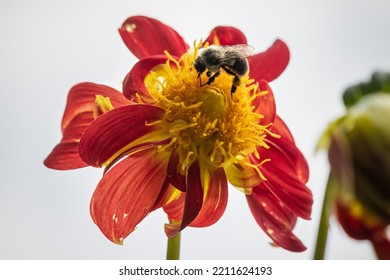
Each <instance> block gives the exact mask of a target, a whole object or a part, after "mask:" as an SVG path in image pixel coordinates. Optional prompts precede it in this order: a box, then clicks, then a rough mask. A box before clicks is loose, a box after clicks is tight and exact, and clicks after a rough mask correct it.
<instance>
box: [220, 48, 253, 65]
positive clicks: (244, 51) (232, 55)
mask: <svg viewBox="0 0 390 280" xmlns="http://www.w3.org/2000/svg"><path fill="white" fill-rule="evenodd" d="M221 48H222V49H221V50H222V57H221V61H222V62H226V61H230V60H232V59H240V58H246V57H249V56H252V55H254V54H255V48H254V47H252V46H249V45H245V44H241V45H231V46H221Z"/></svg>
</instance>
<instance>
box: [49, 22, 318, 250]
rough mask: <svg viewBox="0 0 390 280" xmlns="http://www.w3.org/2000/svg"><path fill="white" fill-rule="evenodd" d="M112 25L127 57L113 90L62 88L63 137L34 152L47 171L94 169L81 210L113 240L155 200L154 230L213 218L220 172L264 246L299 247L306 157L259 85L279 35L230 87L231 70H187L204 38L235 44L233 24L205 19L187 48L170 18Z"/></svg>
mask: <svg viewBox="0 0 390 280" xmlns="http://www.w3.org/2000/svg"><path fill="white" fill-rule="evenodd" d="M119 33H120V35H121V37H122V39H123V41H124V43H125V44H126V46H127V47H128V48H129V49H130V51H131V52H132V53H133V54H134V55H135V56H136V57H137V58H139V61H138V62H137V63H136V64H135V65H134V67H133V68H132V69H131V70H130V72H129V73H128V74H127V76H126V77H125V79H124V81H123V94H121V93H120V92H118V91H116V90H114V89H112V88H110V87H107V86H103V85H97V84H92V83H82V84H78V85H76V86H74V87H73V88H72V89H71V90H70V93H69V96H68V102H67V106H66V109H65V113H64V117H63V120H62V132H63V138H62V140H61V142H60V143H59V144H58V145H57V146H56V147H55V148H54V150H53V151H52V153H51V154H50V155H49V156H48V158H47V159H46V160H45V165H46V166H48V167H50V168H55V169H63V170H65V169H73V168H79V167H84V166H93V167H105V172H104V175H103V178H102V179H101V181H100V182H99V184H98V186H97V188H96V190H95V192H94V194H93V197H92V201H91V205H90V211H91V216H92V218H93V220H94V222H95V223H96V224H97V226H98V227H99V228H100V230H101V231H102V232H103V234H104V235H105V236H106V237H107V238H108V239H109V240H111V241H112V242H114V243H119V244H120V243H122V242H123V240H124V239H125V238H126V237H127V236H128V235H129V234H130V233H131V232H132V231H133V230H134V229H135V228H136V226H137V225H138V224H139V223H140V222H141V221H142V220H143V219H144V218H145V217H146V216H147V215H148V214H149V213H150V212H151V211H154V210H155V209H158V208H163V210H164V211H165V212H166V213H167V215H168V220H169V223H167V224H165V227H164V229H165V233H166V235H167V236H168V237H169V238H173V237H175V236H176V235H177V234H178V233H179V232H180V231H181V230H183V229H184V228H186V227H187V226H192V227H207V226H210V225H212V224H214V223H215V222H217V221H218V220H219V218H220V217H221V216H222V214H223V213H224V210H225V208H226V204H227V201H228V183H227V182H228V181H229V182H230V183H231V184H232V185H233V186H234V187H235V188H237V189H238V190H240V191H242V192H243V194H244V195H245V196H246V199H247V202H248V205H249V207H250V210H251V212H252V214H253V216H254V218H255V220H256V222H257V223H258V225H259V226H260V227H261V228H262V229H263V231H264V232H265V233H266V234H267V235H268V236H269V237H270V238H271V239H272V240H273V242H274V244H275V245H277V246H281V247H283V248H285V249H287V250H290V251H303V250H305V246H304V245H303V244H302V242H301V241H300V240H299V239H298V238H297V237H296V236H295V235H294V234H293V232H292V230H293V228H294V226H295V224H296V221H297V218H298V217H301V218H303V219H310V213H311V206H312V194H311V192H310V190H309V189H308V188H307V187H306V185H305V184H306V182H307V180H308V175H309V172H308V165H307V163H306V160H305V158H304V156H303V155H302V153H301V152H300V151H299V149H298V148H297V147H296V145H295V142H294V139H293V137H292V135H291V133H290V131H289V129H288V127H287V126H286V124H285V123H284V122H283V121H282V119H281V118H280V117H279V116H278V115H277V114H276V106H275V101H274V95H273V93H272V90H271V88H270V86H269V84H268V82H269V81H272V80H273V79H275V78H277V77H278V76H279V75H280V74H281V73H282V72H283V70H284V69H285V67H286V66H287V64H288V61H289V51H288V48H287V46H286V45H285V44H284V43H283V42H282V41H280V40H276V41H275V43H274V44H273V45H272V46H271V47H270V48H269V49H268V50H266V51H265V52H261V53H258V54H255V55H253V56H251V57H249V58H248V62H249V69H250V70H249V74H246V75H244V76H242V77H241V78H240V80H241V85H239V86H238V87H237V89H236V91H235V93H234V94H231V87H232V78H233V76H232V75H230V74H228V73H227V72H226V71H223V70H221V73H220V75H219V76H218V77H216V78H215V80H214V82H212V83H209V84H206V85H204V86H203V85H202V86H200V83H199V79H200V78H202V79H203V80H205V81H207V77H209V76H206V73H203V74H202V76H201V77H199V76H198V73H197V71H195V69H194V61H195V59H196V58H197V55H198V54H199V51H200V50H201V49H202V48H204V47H206V46H208V45H226V46H227V45H237V44H247V40H246V38H245V36H244V35H243V33H242V32H241V31H239V30H238V29H236V28H233V27H227V26H219V27H216V28H214V29H213V30H212V31H211V33H210V35H209V36H208V37H207V38H206V40H205V41H204V42H203V43H202V42H198V43H194V45H193V47H191V48H190V47H189V46H188V45H187V44H186V42H185V41H184V40H183V39H182V37H181V36H180V35H179V34H178V33H177V32H176V31H175V30H173V29H172V28H171V27H169V26H167V25H165V24H163V23H161V22H160V21H158V20H155V19H152V18H148V17H144V16H134V17H130V18H128V19H127V20H126V21H125V22H124V23H123V25H122V27H121V28H119Z"/></svg>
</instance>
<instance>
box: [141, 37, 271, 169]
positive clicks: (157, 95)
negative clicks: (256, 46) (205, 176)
mask: <svg viewBox="0 0 390 280" xmlns="http://www.w3.org/2000/svg"><path fill="white" fill-rule="evenodd" d="M199 48H200V44H199V45H197V46H194V49H192V50H190V51H189V52H187V53H185V54H184V55H183V56H182V57H181V58H180V59H178V60H177V59H175V58H173V57H172V56H170V55H169V54H168V53H166V55H167V58H168V60H167V63H166V64H162V65H158V66H156V67H155V68H153V69H152V71H151V72H150V73H149V74H148V75H147V77H146V78H145V84H146V86H147V88H148V90H149V92H150V95H151V96H152V99H153V103H154V104H155V105H156V106H158V107H160V108H162V109H164V110H165V116H164V120H163V122H165V123H167V124H168V126H167V127H169V135H170V136H171V142H170V143H169V144H167V145H165V146H160V147H159V149H160V150H166V149H172V150H174V149H175V150H176V151H177V152H178V155H179V165H178V170H181V171H180V172H184V171H185V170H186V169H187V168H188V167H189V166H190V165H191V164H192V163H193V162H194V161H195V160H201V161H203V162H204V163H206V164H207V165H208V166H209V167H210V168H217V167H222V166H224V165H225V164H226V163H228V162H231V161H233V162H237V161H238V159H240V158H243V157H246V156H247V155H248V154H250V153H253V152H256V150H255V147H256V146H265V147H266V146H267V145H266V144H265V143H264V138H265V137H266V135H267V131H268V130H267V127H266V126H263V125H260V124H259V120H260V119H261V118H262V116H261V115H260V114H258V113H255V112H253V106H252V101H253V100H254V99H255V98H256V97H258V96H262V95H265V94H267V92H264V91H263V92H262V91H260V90H259V88H258V85H257V84H255V83H254V81H253V80H251V79H250V78H249V75H248V74H245V75H244V76H242V77H240V80H241V85H239V86H238V87H237V89H236V91H235V93H234V94H232V93H231V88H232V83H233V79H234V76H233V75H231V74H229V73H227V72H225V71H224V70H223V69H220V75H219V76H218V77H216V78H215V79H214V81H213V82H212V83H210V84H205V85H203V84H202V86H201V83H200V79H201V80H202V82H203V83H204V81H206V82H207V80H208V77H209V76H210V75H207V71H205V72H204V73H202V75H201V76H200V77H198V72H197V71H196V69H195V68H194V62H195V60H196V58H197V55H198V53H199V52H198V51H199Z"/></svg>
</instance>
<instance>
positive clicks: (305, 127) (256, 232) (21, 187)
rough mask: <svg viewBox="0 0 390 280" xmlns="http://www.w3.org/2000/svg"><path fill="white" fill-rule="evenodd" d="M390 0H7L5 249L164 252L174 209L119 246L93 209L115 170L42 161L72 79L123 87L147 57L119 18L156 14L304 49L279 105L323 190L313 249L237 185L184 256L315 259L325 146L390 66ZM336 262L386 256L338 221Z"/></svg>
mask: <svg viewBox="0 0 390 280" xmlns="http://www.w3.org/2000/svg"><path fill="white" fill-rule="evenodd" d="M389 10H390V2H389V1H386V0H383V1H374V0H370V1H368V0H367V1H356V0H355V1H339V0H327V1H309V0H308V1H304V0H300V1H280V0H279V1H278V0H274V1H248V0H240V1H230V0H222V1H209V0H206V1H204V0H198V1H186V2H185V1H178V0H175V1H168V0H167V1H151V0H145V1H97V0H94V1H92V0H87V1H48V0H46V1H43V0H42V1H27V0H26V1H22V0H0V38H1V43H0V94H1V110H0V129H1V138H0V154H1V156H2V160H1V161H0V172H1V173H0V174H1V176H0V225H1V226H0V227H1V230H0V259H164V258H165V250H166V238H165V235H164V232H163V224H164V223H165V222H166V217H165V214H163V212H162V210H161V211H157V212H154V213H152V214H151V215H149V216H148V217H147V218H146V219H145V220H144V221H143V222H142V223H141V224H140V225H139V228H138V229H137V230H136V231H135V232H134V233H132V234H131V235H130V236H129V237H128V238H127V239H126V240H125V243H124V245H123V246H118V245H114V244H112V243H111V242H109V241H108V240H107V239H106V238H105V237H104V236H103V234H101V233H100V231H99V230H98V228H97V227H96V226H95V225H94V224H93V222H92V220H91V218H90V216H89V201H90V198H91V195H92V193H93V191H94V188H95V186H96V184H97V182H98V181H99V179H100V177H101V175H102V170H97V169H92V168H91V169H82V170H76V171H68V172H59V171H54V170H49V169H46V168H45V167H44V166H43V164H42V161H43V159H44V158H45V157H46V156H47V154H48V153H49V152H50V151H51V149H52V148H53V147H54V145H55V144H57V143H58V141H59V140H60V138H61V134H60V121H61V118H62V113H63V110H64V107H65V101H66V97H67V92H68V90H69V89H70V87H71V86H72V85H74V84H76V83H79V82H83V81H91V82H96V83H101V84H106V85H109V86H111V87H114V88H117V89H121V80H122V79H123V77H124V76H125V75H126V74H127V72H128V71H129V70H130V69H131V67H132V65H133V64H134V63H135V62H136V59H135V57H134V56H133V55H132V54H131V53H130V52H129V51H128V50H127V48H126V47H125V45H124V44H123V43H122V40H121V38H120V36H119V34H118V32H117V28H118V27H119V26H120V25H121V24H122V22H123V21H124V20H125V19H126V18H127V17H128V16H131V15H137V14H143V15H148V16H152V17H156V18H157V19H159V20H161V21H163V22H165V23H167V24H169V25H170V26H172V27H173V28H175V29H176V30H177V31H178V32H179V33H180V34H182V35H183V37H184V38H185V39H186V40H187V42H188V43H190V44H192V42H193V41H194V40H195V39H200V38H201V37H203V38H205V37H206V36H207V35H208V32H209V31H210V30H211V29H212V28H213V27H215V26H217V25H232V26H236V27H238V28H240V29H241V30H242V31H243V32H244V33H245V34H246V35H247V38H248V41H249V44H250V45H252V46H254V47H255V48H256V49H257V50H258V51H261V50H264V49H266V48H267V47H268V46H269V45H270V44H271V43H272V42H273V41H274V40H275V38H281V39H283V40H284V41H285V42H286V43H287V44H288V46H289V48H290V51H291V61H290V64H289V66H288V68H287V70H286V71H285V72H284V73H283V75H282V76H281V77H280V78H279V79H278V80H277V81H275V82H273V83H272V84H271V86H272V88H273V90H274V93H275V96H276V102H277V106H278V109H277V110H278V112H279V114H280V115H281V116H282V117H283V118H284V119H285V120H286V122H287V123H288V125H289V126H290V128H291V130H292V132H293V134H294V136H295V138H296V141H297V144H298V146H299V147H300V148H301V150H302V151H303V153H304V154H305V155H306V157H307V159H308V161H309V165H310V170H311V177H310V181H309V184H308V185H309V187H310V188H311V189H312V191H313V194H314V199H315V202H314V206H313V214H312V220H311V221H302V220H300V221H299V222H298V225H297V227H296V229H295V233H296V234H297V236H298V237H300V239H301V240H302V241H303V242H304V244H305V245H306V246H307V247H308V250H307V251H306V252H304V253H298V254H297V253H291V252H288V251H285V250H283V249H280V248H274V247H272V246H270V245H269V244H268V242H269V239H268V237H267V236H266V235H265V234H264V233H263V232H262V231H261V229H260V228H259V227H258V226H257V224H256V223H255V221H254V219H253V217H252V216H251V214H250V211H249V208H248V206H247V203H246V200H245V198H244V196H243V195H242V194H241V193H240V192H238V191H237V190H235V189H234V188H233V187H231V188H229V191H230V192H229V203H228V208H227V210H226V212H225V214H224V216H223V217H222V219H221V220H220V221H219V222H218V223H217V224H215V225H214V226H212V227H209V228H202V229H196V228H187V229H185V230H184V232H183V235H182V254H181V256H182V258H183V259H310V258H311V257H312V255H313V250H314V245H315V238H316V232H317V226H318V222H319V215H320V209H321V202H322V195H323V192H324V188H325V183H326V178H327V173H328V165H327V161H326V156H325V154H324V153H320V154H315V153H314V147H315V144H316V141H317V139H318V137H319V136H320V134H321V131H323V129H325V127H326V125H327V123H328V122H329V121H331V120H333V119H335V118H336V117H337V116H339V115H340V114H341V113H342V112H343V106H342V103H341V93H342V91H343V90H344V88H345V87H347V86H349V85H351V84H354V83H356V82H359V81H362V80H367V79H369V77H370V76H371V74H372V72H373V71H375V70H388V71H389V70H390V52H389V50H390V34H389V27H390V17H389V16H388V11H389ZM328 245H329V246H328V250H327V254H326V257H327V258H328V259H372V258H374V255H373V253H372V250H371V248H370V245H369V244H368V243H366V242H356V241H353V240H351V239H349V238H348V237H346V235H345V234H344V233H343V231H342V230H341V228H340V226H338V225H337V224H336V223H332V226H331V229H330V236H329V240H328Z"/></svg>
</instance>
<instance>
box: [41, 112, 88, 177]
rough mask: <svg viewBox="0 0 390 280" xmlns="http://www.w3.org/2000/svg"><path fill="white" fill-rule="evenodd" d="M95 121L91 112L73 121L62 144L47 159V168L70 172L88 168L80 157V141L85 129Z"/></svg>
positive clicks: (68, 126) (65, 133)
mask: <svg viewBox="0 0 390 280" xmlns="http://www.w3.org/2000/svg"><path fill="white" fill-rule="evenodd" d="M92 121H93V116H92V114H91V112H85V113H81V114H79V115H77V116H76V117H74V118H73V119H72V121H71V122H70V123H68V125H67V126H66V128H65V130H64V136H63V137H62V140H61V142H60V143H59V144H58V145H57V146H55V147H54V149H53V151H52V152H51V153H50V154H49V156H48V157H47V158H46V159H45V161H44V164H45V166H46V167H49V168H53V169H57V170H69V169H76V168H81V167H85V166H88V164H87V163H85V162H84V161H83V160H82V159H81V158H80V155H79V140H80V138H81V135H82V134H83V132H84V131H85V129H86V128H87V127H88V126H89V124H90V123H91V122H92Z"/></svg>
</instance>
